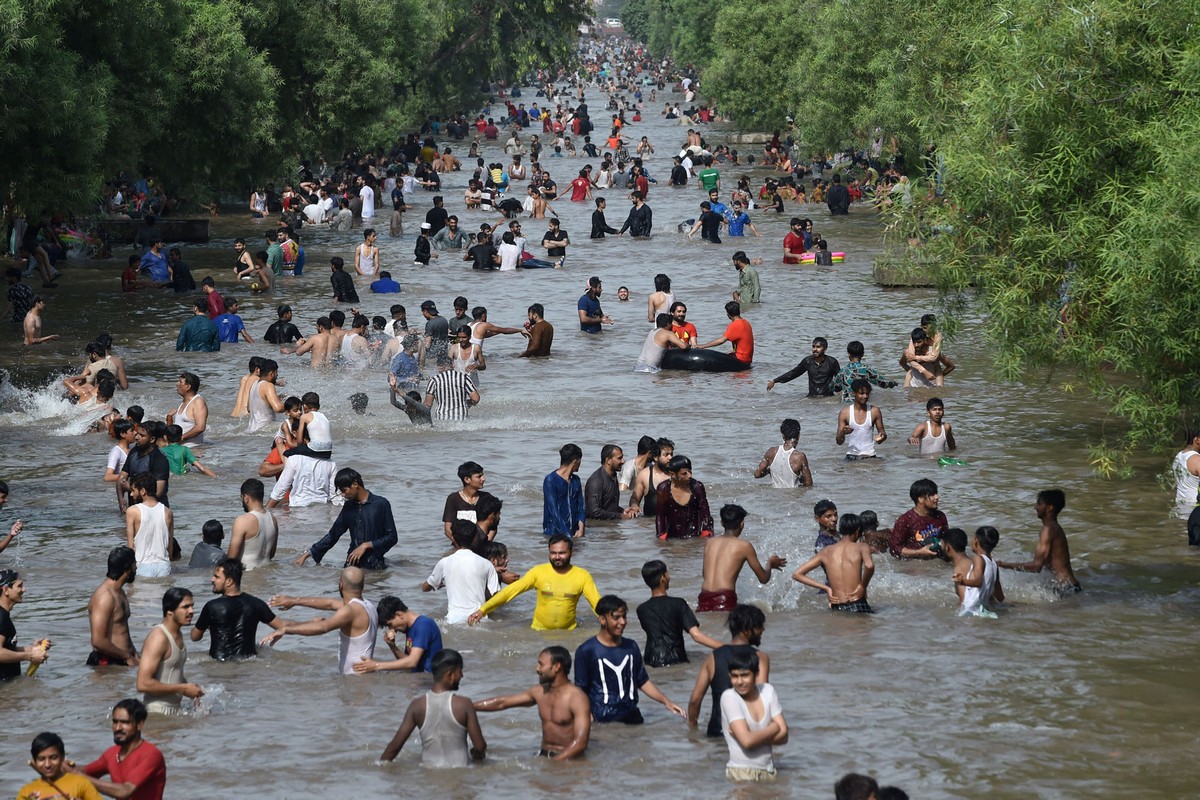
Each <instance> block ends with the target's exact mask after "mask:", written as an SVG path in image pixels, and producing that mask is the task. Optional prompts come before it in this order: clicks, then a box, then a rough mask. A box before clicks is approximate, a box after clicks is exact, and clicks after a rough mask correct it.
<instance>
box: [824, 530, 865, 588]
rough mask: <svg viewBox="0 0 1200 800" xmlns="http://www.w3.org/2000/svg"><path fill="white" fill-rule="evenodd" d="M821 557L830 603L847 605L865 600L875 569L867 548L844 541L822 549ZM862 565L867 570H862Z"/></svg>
mask: <svg viewBox="0 0 1200 800" xmlns="http://www.w3.org/2000/svg"><path fill="white" fill-rule="evenodd" d="M820 558H821V565H822V566H823V567H824V568H825V577H826V580H828V581H829V588H830V589H831V590H832V591H831V592H830V601H831V602H835V603H848V602H851V601H853V600H866V599H867V584H868V583H870V581H871V573H873V572H874V570H875V564H874V561H872V559H871V548H870V547H868V546H867V545H866V544H864V543H862V542H859V541H853V540H850V539H843V540H841V541H840V542H838V543H837V544H832V545H830V546H829V547H826V548H825V549H824V550H822V551H821V553H820ZM864 566H866V567H868V568H869V571H865V570H864V569H863V568H864Z"/></svg>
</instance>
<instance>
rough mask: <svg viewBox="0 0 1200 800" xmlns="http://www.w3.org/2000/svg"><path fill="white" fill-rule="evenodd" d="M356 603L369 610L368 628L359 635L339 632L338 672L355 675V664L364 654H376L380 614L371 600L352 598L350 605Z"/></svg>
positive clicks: (369, 655)
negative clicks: (376, 635)
mask: <svg viewBox="0 0 1200 800" xmlns="http://www.w3.org/2000/svg"><path fill="white" fill-rule="evenodd" d="M355 603H358V604H359V605H360V606H362V607H363V608H365V609H366V610H367V629H366V631H364V632H363V633H361V634H359V635H358V636H347V635H346V634H344V633H342V634H339V637H340V640H339V642H338V672H340V673H342V674H343V675H353V674H354V665H355V664H357V663H358V662H359V661H362V660H363V657H364V656H365V657H366V658H374V656H375V634H376V632H377V631H378V630H379V615H378V614H377V613H376V612H375V604H374V603H372V602H371V601H370V600H363V599H361V598H358V597H354V598H351V600H350V605H353V604H355Z"/></svg>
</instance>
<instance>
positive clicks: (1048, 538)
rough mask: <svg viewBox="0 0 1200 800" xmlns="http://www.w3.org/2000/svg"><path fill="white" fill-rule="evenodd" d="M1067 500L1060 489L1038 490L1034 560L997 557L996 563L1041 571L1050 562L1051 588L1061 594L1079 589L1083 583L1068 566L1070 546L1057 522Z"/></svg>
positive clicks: (1071, 592)
mask: <svg viewBox="0 0 1200 800" xmlns="http://www.w3.org/2000/svg"><path fill="white" fill-rule="evenodd" d="M1066 504H1067V496H1066V494H1065V493H1064V492H1063V490H1062V489H1045V490H1043V491H1040V492H1038V496H1037V503H1035V504H1034V510H1035V511H1036V512H1037V515H1038V519H1040V520H1041V521H1042V532H1041V533H1040V534H1039V535H1038V543H1037V549H1036V550H1034V553H1033V560H1032V561H1025V562H1015V561H997V562H996V566H998V567H1003V568H1004V569H1015V570H1017V571H1019V572H1041V571H1042V568H1043V567H1044V566H1046V563H1047V562H1049V564H1050V569H1051V571H1053V572H1054V579H1055V584H1054V592H1055V594H1057V595H1059V596H1060V597H1065V596H1066V595H1069V594H1074V593H1076V592H1082V591H1083V587H1082V586H1080V585H1079V581H1078V580H1077V579H1076V578H1075V573H1074V571H1072V569H1071V548H1070V547H1068V546H1067V534H1066V533H1065V532H1064V531H1063V529H1062V526H1061V525H1059V524H1058V515H1059V514H1061V513H1062V510H1063V507H1064V506H1066Z"/></svg>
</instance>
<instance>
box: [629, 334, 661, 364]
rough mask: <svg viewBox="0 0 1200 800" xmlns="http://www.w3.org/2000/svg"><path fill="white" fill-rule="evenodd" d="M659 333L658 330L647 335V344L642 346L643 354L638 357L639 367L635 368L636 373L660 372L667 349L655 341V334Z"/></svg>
mask: <svg viewBox="0 0 1200 800" xmlns="http://www.w3.org/2000/svg"><path fill="white" fill-rule="evenodd" d="M657 333H658V328H655V329H654V330H652V331H650V332H649V333H648V334H646V342H645V344H643V345H642V354H641V355H640V356H638V360H637V366H636V367H634V368H633V371H634V372H659V371H660V370H661V366H660V365H661V364H662V360H663V353H665V352H666V351H667V348H665V347H663V346H662V345H660V344H658V343H657V342H655V341H654V336H655V334H657Z"/></svg>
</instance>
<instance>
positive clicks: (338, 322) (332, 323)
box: [329, 308, 358, 353]
mask: <svg viewBox="0 0 1200 800" xmlns="http://www.w3.org/2000/svg"><path fill="white" fill-rule="evenodd" d="M357 316H358V309H357V308H352V309H350V319H352V320H353V319H354V318H355V317H357ZM345 324H346V314H345V313H344V312H342V311H339V310H337V309H336V308H335V309H334V310H333V311H330V312H329V336H330V340H329V341H330V345H329V346H330V349H331V351H332V352H333V353H339V352H341V349H342V339H345V338H346V336H347V335H348V334H349V333H350V331H348V330H346V329H345V328H344V327H342V326H343V325H345Z"/></svg>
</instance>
